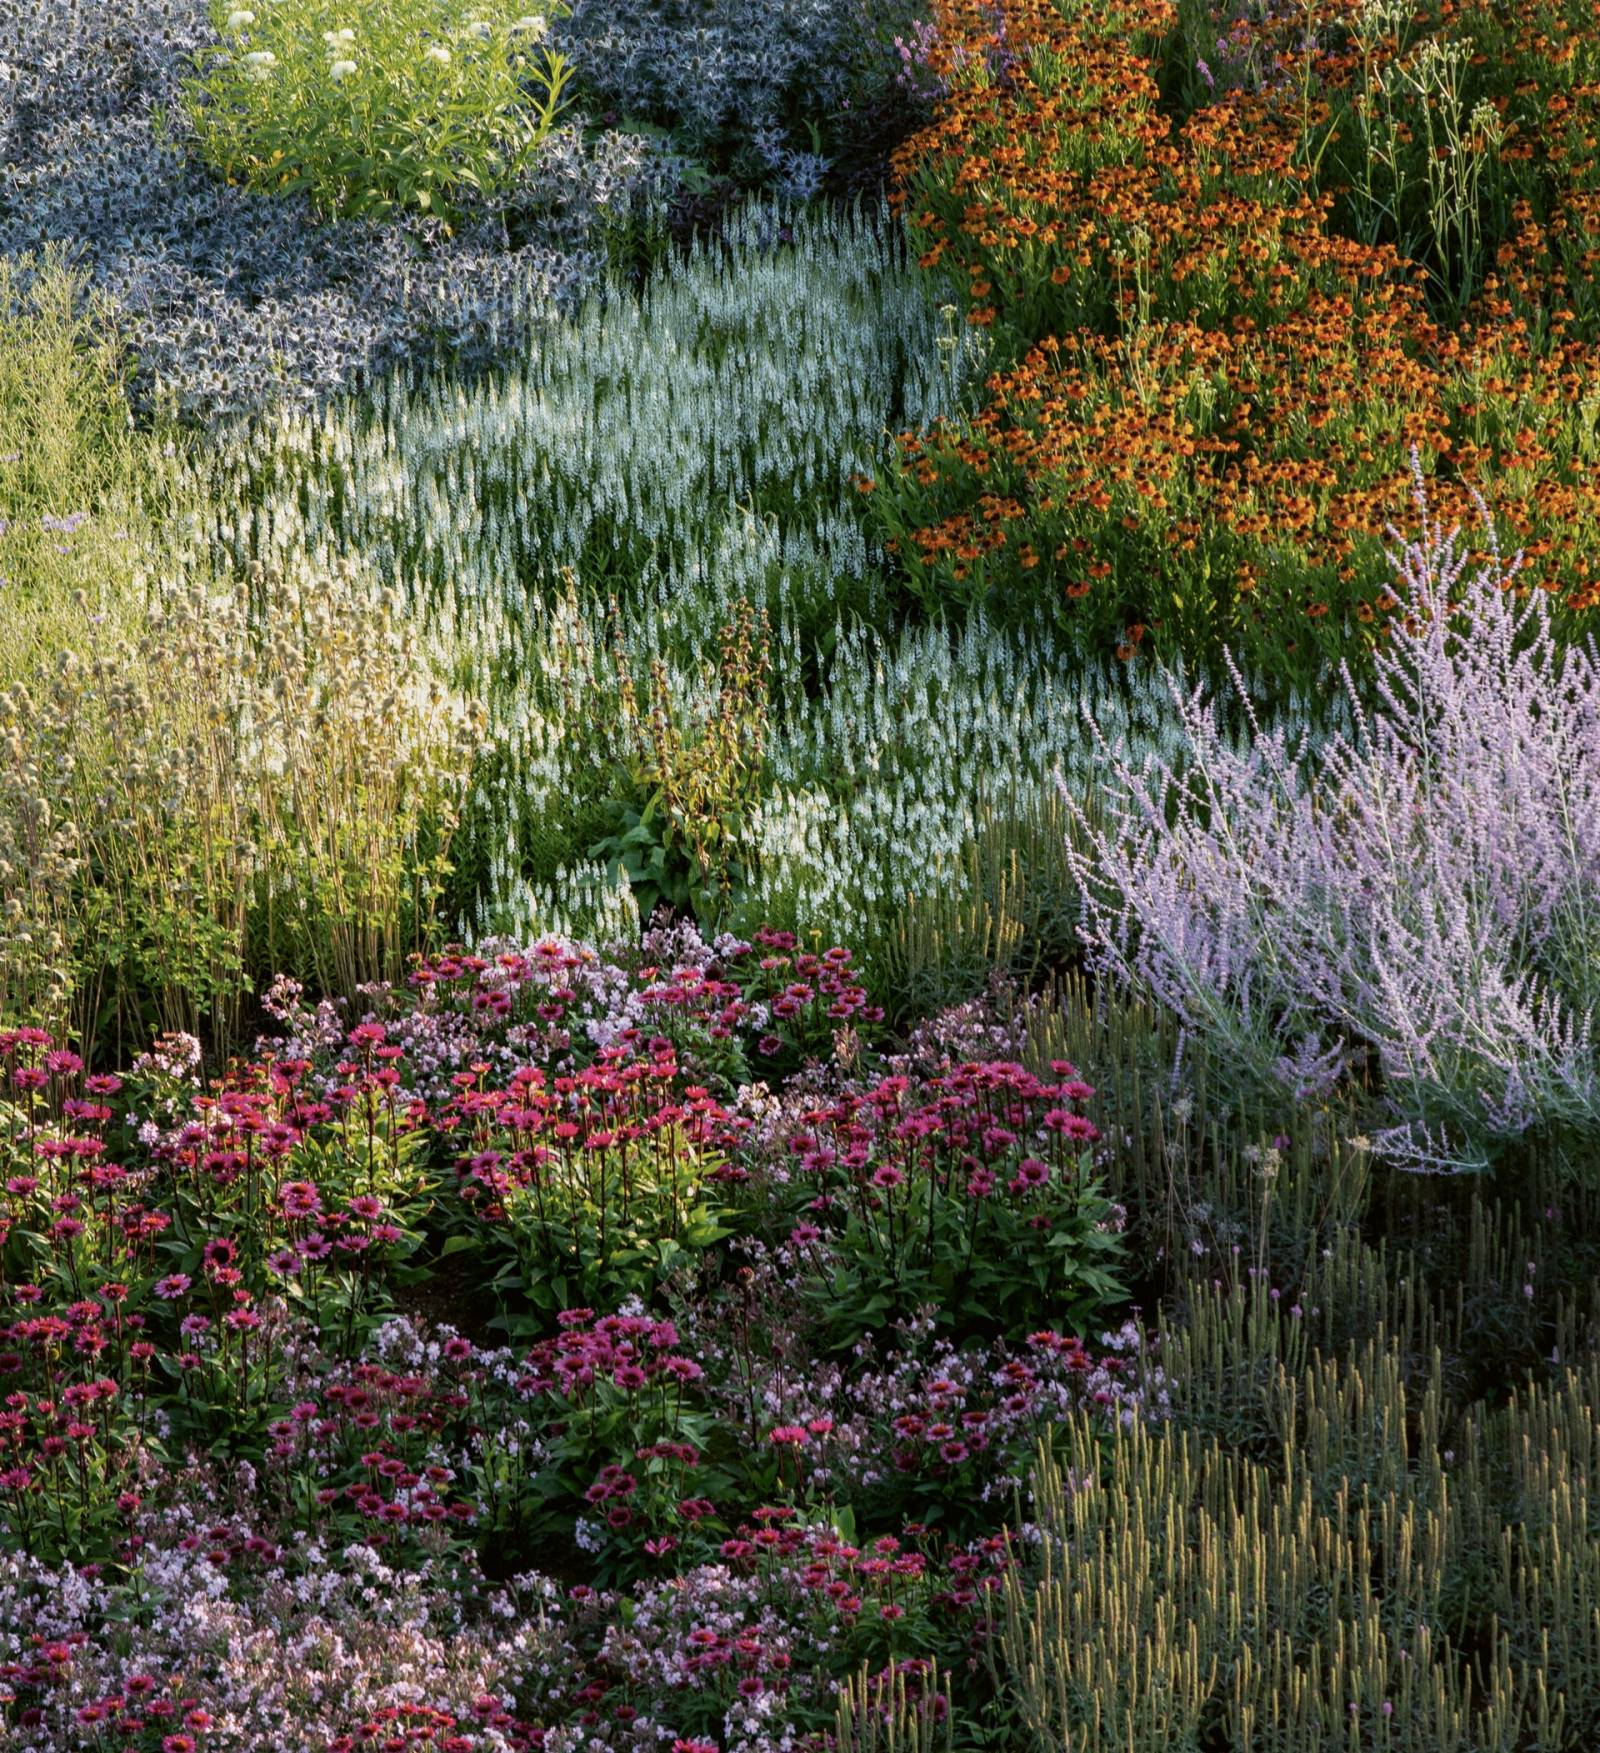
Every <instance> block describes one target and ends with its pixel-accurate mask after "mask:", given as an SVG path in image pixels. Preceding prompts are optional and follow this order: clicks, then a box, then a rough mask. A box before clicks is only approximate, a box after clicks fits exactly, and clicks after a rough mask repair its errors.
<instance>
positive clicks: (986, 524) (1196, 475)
mask: <svg viewBox="0 0 1600 1753" xmlns="http://www.w3.org/2000/svg"><path fill="white" fill-rule="evenodd" d="M1219 10H1225V8H1221V9H1219ZM1359 10H1360V6H1359V0H1333V3H1332V4H1330V5H1329V6H1327V7H1324V8H1319V25H1318V32H1317V37H1316V41H1315V43H1314V44H1313V45H1311V46H1309V47H1298V46H1297V45H1301V44H1303V42H1304V39H1303V34H1302V35H1301V36H1299V37H1295V36H1292V35H1291V34H1290V33H1288V32H1287V30H1284V31H1280V33H1279V36H1278V38H1277V39H1275V40H1274V39H1271V38H1270V33H1263V43H1262V44H1261V45H1258V46H1259V47H1260V49H1261V55H1260V57H1259V61H1260V64H1261V65H1264V66H1266V67H1268V68H1270V69H1273V70H1275V71H1274V76H1273V77H1270V78H1258V79H1256V80H1255V81H1253V82H1249V83H1245V84H1241V85H1239V86H1237V87H1236V88H1234V89H1232V90H1227V91H1224V90H1221V89H1219V90H1218V91H1217V92H1216V93H1215V94H1214V95H1213V98H1212V101H1209V102H1206V103H1203V104H1201V105H1199V107H1196V108H1193V109H1192V110H1190V111H1189V112H1188V113H1187V114H1183V113H1181V106H1176V105H1175V104H1174V102H1173V101H1172V99H1171V96H1170V85H1171V81H1170V78H1169V80H1168V87H1169V90H1168V92H1167V94H1165V95H1164V90H1163V86H1162V84H1161V78H1162V70H1163V68H1164V67H1168V68H1170V66H1171V64H1172V62H1173V59H1174V46H1175V43H1176V41H1177V38H1176V34H1175V33H1177V32H1178V20H1177V16H1176V13H1175V10H1174V8H1173V6H1172V5H1171V4H1170V3H1169V0H1112V3H1111V4H1108V5H1102V6H1096V7H1093V8H1090V7H1087V6H1084V5H1082V4H1079V3H1077V0H1060V4H1052V3H1051V0H1004V5H1003V7H1002V8H996V7H995V6H994V5H993V4H992V3H986V0H946V3H945V4H944V6H943V9H942V11H941V13H940V16H939V34H938V38H937V41H938V43H939V45H940V48H939V50H938V55H939V62H938V64H937V65H936V67H935V69H934V70H935V71H936V72H938V73H939V74H940V75H941V78H942V81H943V83H944V85H945V86H946V88H947V95H946V96H945V97H944V98H943V100H942V101H941V103H940V105H939V110H938V113H937V115H936V116H935V117H934V119H933V120H932V121H931V123H930V124H929V125H928V126H927V127H926V128H925V129H924V130H923V131H922V132H921V133H919V134H917V135H915V136H914V137H913V138H912V139H910V140H909V141H908V142H907V143H906V144H905V146H904V147H903V148H902V149H901V151H900V153H899V155H898V158H897V162H896V175H897V188H898V200H899V203H900V205H901V207H902V210H903V211H904V213H905V215H906V218H907V220H908V222H909V224H910V226H911V229H912V233H913V236H914V237H915V239H916V240H917V243H918V245H919V247H920V249H921V260H922V262H923V264H924V266H925V267H928V268H930V269H934V270H936V271H938V272H940V273H942V274H946V275H949V276H951V277H953V278H955V279H956V281H957V284H958V286H961V287H962V288H963V290H964V292H965V294H966V298H967V306H968V309H967V320H968V322H969V323H970V324H972V325H974V326H975V327H977V328H980V329H984V330H986V331H988V332H989V334H990V336H991V337H992V340H993V344H994V360H995V363H996V366H997V369H996V370H995V372H994V375H993V376H992V377H991V378H990V379H989V381H988V383H987V385H986V386H985V391H984V397H983V403H982V407H981V410H980V412H979V413H978V414H977V415H976V417H975V418H974V419H972V420H971V421H969V422H963V423H961V424H959V425H957V424H954V423H950V424H946V425H944V426H942V427H940V428H937V429H935V430H934V431H933V432H932V433H929V434H925V435H922V436H920V437H919V436H916V435H910V434H908V435H906V436H905V437H903V438H902V439H901V441H900V445H899V456H898V466H897V468H896V470H895V471H894V475H893V478H892V480H891V481H890V482H887V483H881V484H880V485H884V486H888V487H890V488H891V490H890V491H886V492H879V493H878V494H877V495H876V498H875V500H874V506H875V508H876V509H877V510H878V511H879V512H880V514H881V516H882V518H883V522H884V526H885V529H886V533H887V534H888V536H889V538H890V540H891V541H892V542H893V543H894V545H895V547H896V548H897V550H898V552H899V554H900V557H901V559H902V561H903V564H904V566H905V568H906V570H907V573H908V576H909V578H910V580H911V583H912V586H913V588H914V589H916V590H917V591H918V592H919V593H920V594H922V595H923V596H924V597H925V598H926V599H928V600H929V601H930V603H934V604H938V605H941V606H942V605H948V604H957V605H959V604H967V603H973V604H975V603H977V602H980V601H981V602H984V603H985V604H986V605H987V606H988V607H989V608H990V610H991V612H998V613H1000V614H1002V615H1009V616H1011V617H1013V618H1027V619H1032V618H1035V617H1037V616H1040V615H1045V616H1052V617H1054V618H1055V619H1056V621H1057V622H1058V623H1059V624H1060V625H1061V626H1062V627H1063V628H1064V629H1066V630H1067V631H1068V632H1069V634H1071V635H1072V636H1074V637H1075V638H1077V639H1078V640H1080V641H1081V642H1082V643H1083V645H1085V646H1086V647H1087V648H1089V649H1092V650H1112V649H1115V650H1117V651H1118V652H1119V653H1120V654H1121V655H1123V656H1125V657H1126V656H1131V655H1132V654H1133V652H1134V651H1136V650H1138V649H1140V648H1141V646H1143V648H1144V649H1152V648H1154V649H1162V650H1167V651H1172V650H1182V651H1184V652H1187V653H1189V654H1191V655H1205V654H1212V655H1214V654H1215V653H1216V652H1217V650H1218V649H1219V648H1220V646H1221V645H1222V644H1223V643H1226V644H1228V645H1230V646H1231V647H1232V648H1233V649H1234V650H1235V651H1236V652H1239V653H1241V654H1242V655H1244V656H1245V657H1246V658H1247V659H1249V660H1252V661H1255V662H1257V663H1258V664H1259V665H1260V666H1261V667H1263V668H1268V669H1270V670H1272V671H1273V672H1274V673H1280V674H1281V673H1288V674H1289V675H1294V674H1310V673H1311V672H1312V671H1313V670H1314V669H1315V667H1316V665H1317V664H1318V663H1319V661H1320V660H1321V659H1323V658H1325V657H1339V656H1344V655H1348V654H1349V653H1350V651H1351V649H1352V647H1353V646H1359V645H1360V644H1365V643H1370V642H1372V641H1374V640H1376V639H1378V638H1381V637H1382V634H1383V625H1384V621H1385V617H1386V615H1387V613H1388V611H1389V610H1390V609H1391V608H1392V607H1393V601H1392V599H1391V598H1390V597H1389V595H1388V592H1387V589H1386V580H1387V578H1388V576H1389V574H1388V569H1387V566H1386V565H1385V562H1384V559H1383V547H1384V542H1385V531H1386V529H1387V527H1388V526H1389V525H1390V524H1391V522H1396V521H1398V522H1402V523H1403V522H1404V520H1405V508H1406V506H1407V504H1408V503H1409V490H1410V488H1409V482H1410V477H1409V460H1410V455H1411V452H1412V450H1413V448H1415V449H1416V450H1417V451H1418V452H1419V453H1420V455H1421V457H1422V459H1423V463H1424V467H1425V468H1426V470H1427V471H1428V473H1429V474H1430V475H1431V476H1433V477H1434V480H1433V483H1432V486H1431V488H1430V492H1431V496H1432V501H1433V504H1434V506H1435V507H1436V509H1438V510H1439V511H1440V512H1441V514H1442V515H1444V516H1445V517H1446V518H1459V520H1460V521H1461V522H1462V523H1463V524H1464V525H1465V526H1467V527H1468V528H1476V527H1477V526H1476V519H1475V516H1474V512H1473V507H1472V492H1473V490H1474V489H1476V490H1478V491H1480V492H1482V493H1484V495H1485V496H1486V498H1487V499H1488V501H1489V503H1490V506H1491V509H1492V510H1493V511H1494V513H1495V516H1496V521H1497V523H1498V526H1499V528H1500V532H1501V536H1502V542H1503V545H1504V546H1505V547H1506V548H1507V549H1510V548H1514V547H1517V546H1522V547H1523V548H1525V549H1526V551H1527V553H1528V556H1529V558H1530V560H1531V562H1532V564H1531V565H1530V566H1529V567H1528V569H1527V570H1526V571H1524V573H1523V574H1522V575H1521V576H1520V578H1519V586H1521V587H1523V588H1526V586H1527V583H1528V581H1530V580H1533V581H1536V582H1538V583H1540V584H1542V585H1543V587H1544V588H1546V589H1548V590H1551V591H1552V592H1558V593H1559V594H1560V595H1561V597H1562V599H1563V604H1564V610H1565V617H1564V619H1565V622H1566V624H1567V625H1568V626H1569V628H1570V626H1571V625H1572V624H1573V622H1575V620H1576V619H1577V618H1579V617H1581V616H1583V615H1584V614H1585V613H1586V612H1587V611H1588V610H1589V609H1591V608H1592V607H1594V606H1595V605H1596V603H1600V568H1597V566H1596V563H1595V560H1594V559H1593V556H1595V554H1596V550H1597V543H1596V535H1597V532H1600V475H1597V474H1596V473H1595V472H1594V470H1593V468H1592V461H1593V458H1594V456H1595V455H1596V454H1597V453H1600V439H1597V437H1596V433H1597V429H1600V370H1597V365H1596V359H1595V354H1594V350H1593V344H1594V342H1595V341H1596V339H1597V334H1600V308H1597V307H1600V299H1597V296H1596V292H1595V285H1594V270H1595V268H1596V266H1597V258H1600V174H1597V173H1596V172H1595V170H1594V169H1593V168H1592V166H1593V164H1594V162H1595V154H1594V150H1593V147H1594V132H1595V123H1596V117H1597V114H1600V4H1597V3H1596V0H1565V3H1564V4H1557V3H1553V0H1552V3H1541V0H1535V3H1534V4H1533V5H1531V6H1528V7H1525V8H1521V9H1518V17H1517V19H1516V20H1515V21H1514V22H1513V23H1512V24H1511V25H1510V26H1506V25H1504V24H1503V23H1502V22H1501V21H1500V20H1498V19H1497V18H1496V16H1495V14H1494V9H1493V7H1492V5H1491V4H1490V0H1462V3H1458V4H1453V5H1452V4H1448V3H1447V4H1444V5H1442V6H1439V7H1437V8H1436V17H1435V18H1434V20H1433V21H1432V22H1433V33H1434V34H1435V35H1438V36H1446V37H1450V36H1453V37H1460V38H1463V39H1464V40H1466V41H1468V42H1470V43H1472V44H1474V45H1475V53H1477V54H1478V56H1479V58H1480V60H1483V61H1484V63H1485V64H1486V65H1487V64H1488V60H1489V57H1488V56H1487V52H1486V50H1485V47H1484V45H1485V43H1486V42H1488V41H1489V38H1488V36H1487V34H1486V33H1489V32H1491V31H1495V32H1499V33H1500V35H1499V36H1498V37H1496V38H1495V39H1494V41H1493V45H1492V46H1493V49H1494V54H1493V57H1492V59H1493V66H1494V69H1495V71H1496V73H1497V76H1498V77H1500V78H1501V80H1502V82H1503V83H1506V84H1507V85H1508V87H1509V89H1508V91H1507V93H1506V95H1505V96H1504V97H1503V98H1501V99H1498V100H1496V109H1497V113H1498V115H1499V116H1500V125H1501V134H1502V146H1501V152H1502V156H1503V158H1504V161H1505V166H1506V174H1507V176H1508V177H1509V178H1512V179H1516V178H1519V177H1520V178H1521V179H1522V181H1521V182H1519V183H1516V185H1515V186H1516V187H1517V188H1519V189H1522V190H1524V192H1523V193H1522V194H1521V195H1519V196H1518V198H1517V199H1516V200H1515V201H1513V202H1512V203H1510V205H1509V224H1508V225H1507V226H1506V228H1505V231H1504V234H1503V235H1502V236H1500V237H1499V238H1498V240H1497V253H1496V256H1495V258H1494V262H1493V272H1491V273H1490V274H1488V275H1487V276H1486V277H1485V278H1484V280H1483V282H1482V285H1481V286H1479V287H1477V288H1476V289H1475V291H1474V295H1473V297H1472V300H1471V304H1470V307H1469V308H1468V311H1467V316H1466V319H1465V320H1464V321H1463V322H1461V323H1460V324H1459V325H1449V326H1447V325H1446V323H1445V322H1444V320H1443V319H1442V318H1441V317H1440V316H1439V315H1438V314H1437V313H1436V312H1435V310H1434V309H1433V308H1432V307H1431V305H1430V299H1429V295H1428V294H1429V285H1428V280H1427V275H1426V273H1425V271H1424V269H1423V267H1422V266H1421V265H1420V264H1418V263H1415V262H1412V261H1408V260H1407V259H1405V258H1403V257H1402V256H1401V255H1400V254H1399V253H1398V251H1397V249H1396V248H1395V247H1394V246H1393V245H1392V244H1390V243H1386V242H1378V243H1364V242H1359V241H1355V240H1354V239H1353V238H1352V237H1350V236H1348V235H1345V233H1344V231H1342V230H1341V225H1342V224H1343V222H1344V215H1345V211H1346V208H1345V202H1346V196H1347V190H1346V189H1344V188H1343V187H1341V186H1340V184H1339V183H1338V181H1337V180H1336V179H1335V178H1333V177H1332V176H1331V175H1330V174H1328V173H1326V171H1325V170H1319V162H1318V161H1319V159H1320V156H1321V154H1320V152H1319V150H1318V143H1319V142H1325V141H1328V140H1331V141H1332V142H1333V144H1334V145H1335V146H1337V145H1338V144H1339V141H1340V139H1341V138H1342V136H1341V134H1340V130H1341V128H1344V129H1346V130H1348V127H1349V123H1348V111H1349V98H1350V90H1351V82H1352V80H1353V79H1354V78H1355V76H1356V75H1355V69H1356V64H1357V57H1356V55H1355V53H1354V50H1353V48H1352V42H1353V40H1354V39H1353V36H1352V33H1351V31H1350V30H1349V29H1348V28H1346V27H1347V26H1348V25H1349V24H1350V23H1352V22H1353V20H1354V16H1355V14H1356V13H1357V12H1359ZM1474 33H1476V34H1474ZM1390 48H1391V50H1392V52H1393V53H1394V54H1395V55H1396V56H1398V55H1399V54H1400V49H1399V46H1398V45H1395V44H1393V43H1391V44H1390ZM1297 52H1298V53H1299V54H1300V55H1301V56H1302V60H1303V63H1304V64H1303V65H1302V66H1300V67H1299V68H1298V69H1297V67H1296V63H1295V55H1296V53H1297ZM1585 77H1586V78H1587V81H1588V82H1587V83H1585V82H1584V80H1585ZM1341 103H1343V105H1344V108H1343V109H1341V107H1340V106H1341ZM1175 112H1177V113H1175ZM1341 117H1344V118H1345V119H1344V120H1341ZM1334 157H1336V154H1334V155H1330V159H1329V162H1332V161H1333V158H1334ZM1529 191H1531V195H1530V193H1529ZM1532 197H1537V200H1535V199H1534V198H1532ZM1147 641H1148V642H1147ZM1146 642H1147V643H1146Z"/></svg>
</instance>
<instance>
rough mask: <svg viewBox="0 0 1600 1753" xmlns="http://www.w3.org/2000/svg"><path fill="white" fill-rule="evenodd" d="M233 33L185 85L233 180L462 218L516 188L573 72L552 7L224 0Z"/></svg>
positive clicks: (328, 202) (226, 24) (377, 209)
mask: <svg viewBox="0 0 1600 1753" xmlns="http://www.w3.org/2000/svg"><path fill="white" fill-rule="evenodd" d="M214 16H215V19H216V23H217V26H218V29H219V31H220V33H221V35H222V38H223V40H222V42H221V43H220V44H218V45H216V46H215V47H213V48H211V49H209V50H207V51H206V52H205V53H204V54H203V55H202V57H201V58H200V62H199V71H198V73H197V74H196V76H195V77H194V78H193V79H191V80H190V81H189V82H188V83H187V84H186V86H185V88H184V100H185V107H186V109H187V112H188V116H189V120H190V121H191V123H192V124H193V126H194V129H195V132H196V135H197V137H198V140H199V144H200V149H201V151H202V152H203V153H204V154H205V155H206V157H207V158H209V159H210V160H211V162H212V163H213V164H214V165H216V167H217V168H218V170H220V171H221V172H222V174H223V175H224V176H226V177H227V178H228V179H229V180H230V181H236V182H244V183H248V184H250V185H251V186H253V187H256V188H260V189H265V190H280V191H290V192H297V193H303V194H305V195H307V196H308V197H309V198H310V199H311V201H312V203H313V204H314V205H315V206H316V207H318V208H320V209H321V210H323V211H324V212H328V213H335V214H339V215H342V216H351V215H362V216H367V217H371V218H379V219H382V218H387V217H389V216H391V215H392V214H395V213H398V212H400V211H403V210H408V209H409V210H413V211H416V212H420V213H424V214H429V215H434V216H437V217H439V218H442V219H445V220H446V221H451V220H454V219H455V218H457V217H458V216H459V214H460V212H461V210H462V209H463V208H464V207H467V206H470V205H474V204H478V203H482V202H485V201H491V202H492V201H494V200H496V199H497V198H500V197H502V196H504V195H505V194H507V193H508V192H509V191H510V190H511V189H512V188H513V187H514V186H515V185H516V183H517V181H518V179H519V177H520V176H521V175H522V173H523V171H524V170H525V169H526V168H527V166H528V165H529V164H530V163H531V162H532V160H533V159H534V157H535V155H536V154H537V153H538V151H539V148H540V146H541V145H542V144H543V143H544V140H545V137H546V136H547V135H548V134H549V132H550V130H551V128H552V127H553V126H554V125H555V121H556V117H557V115H558V114H559V113H560V111H561V109H562V107H563V103H562V94H563V92H564V90H565V87H566V85H567V82H568V80H569V78H570V77H571V70H570V68H569V66H568V63H567V61H566V59H565V58H564V57H563V56H562V55H560V54H558V53H556V52H555V51H554V50H550V49H545V48H542V47H541V46H540V45H541V43H542V42H543V39H544V37H545V35H546V34H547V32H548V29H549V19H548V16H547V15H546V14H545V13H544V12H536V11H532V10H528V11H523V10H522V9H521V8H520V7H513V6H507V5H504V4H500V5H495V6H488V5H486V6H483V7H479V8H471V9H468V10H467V11H466V12H463V10H462V9H461V8H460V7H458V6H455V5H449V4H446V3H445V0H381V3H380V4H378V5H375V6H368V7H364V8H361V9H360V10H359V11H357V10H354V9H352V10H350V11H346V10H345V9H343V8H340V7H335V6H331V5H329V4H327V3H326V0H257V6H256V7H255V8H254V9H252V8H251V7H248V6H242V5H241V6H234V5H231V4H229V0H216V5H215V7H214Z"/></svg>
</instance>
